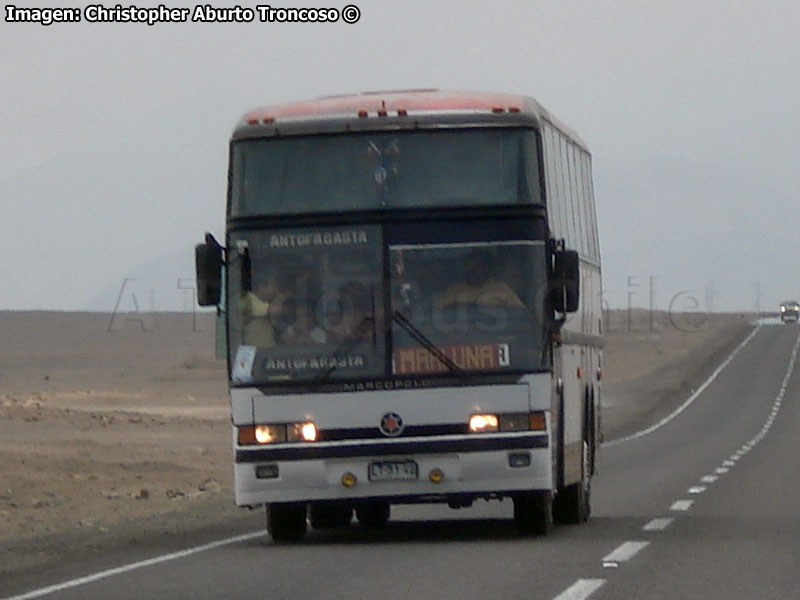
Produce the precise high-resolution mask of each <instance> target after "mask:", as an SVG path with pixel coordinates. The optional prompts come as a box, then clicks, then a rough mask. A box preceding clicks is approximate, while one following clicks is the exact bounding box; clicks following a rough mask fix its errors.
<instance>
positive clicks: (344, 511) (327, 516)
mask: <svg viewBox="0 0 800 600" xmlns="http://www.w3.org/2000/svg"><path fill="white" fill-rule="evenodd" d="M352 519H353V507H352V506H350V505H349V504H340V503H338V502H321V503H319V504H311V505H309V507H308V521H309V523H310V524H311V527H313V528H314V529H338V528H341V527H347V526H348V525H349V524H350V521H351V520H352Z"/></svg>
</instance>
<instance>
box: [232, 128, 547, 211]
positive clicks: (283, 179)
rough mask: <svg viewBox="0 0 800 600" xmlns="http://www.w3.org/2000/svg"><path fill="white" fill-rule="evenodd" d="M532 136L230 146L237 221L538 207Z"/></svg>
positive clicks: (397, 134)
mask: <svg viewBox="0 0 800 600" xmlns="http://www.w3.org/2000/svg"><path fill="white" fill-rule="evenodd" d="M535 135H536V134H535V133H534V131H533V130H531V129H520V128H482V129H458V130H456V129H453V130H430V131H420V130H413V131H391V132H385V131H384V132H369V133H349V134H329V135H314V136H298V137H286V138H270V139H257V140H241V141H237V142H234V143H233V147H232V171H231V176H232V177H231V203H230V214H231V216H233V217H243V216H256V215H275V214H301V213H317V212H336V211H347V210H374V209H391V208H412V207H438V206H476V205H487V204H488V205H514V204H526V203H534V204H536V203H541V201H542V199H541V185H540V178H539V173H538V171H537V169H536V165H538V164H539V160H538V158H537V156H538V152H537V145H536V137H535Z"/></svg>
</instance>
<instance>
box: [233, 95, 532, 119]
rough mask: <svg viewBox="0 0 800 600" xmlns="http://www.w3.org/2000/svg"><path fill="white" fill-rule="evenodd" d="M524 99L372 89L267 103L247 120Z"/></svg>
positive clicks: (484, 106) (486, 106)
mask: <svg viewBox="0 0 800 600" xmlns="http://www.w3.org/2000/svg"><path fill="white" fill-rule="evenodd" d="M524 104H525V102H524V98H523V97H522V96H516V95H512V94H494V93H489V92H440V91H420V92H415V91H403V92H385V93H384V92H369V93H365V94H357V95H352V96H335V97H329V98H318V99H316V100H306V101H301V102H292V103H288V104H277V105H274V106H263V107H259V108H256V109H254V110H252V111H250V112H248V113H247V114H246V115H245V116H244V120H245V121H247V120H250V119H258V120H259V121H260V120H262V119H265V118H268V117H274V118H275V119H281V118H287V117H320V116H333V115H343V114H344V115H346V114H351V115H357V114H358V112H359V111H362V110H366V111H367V112H369V113H375V112H377V111H378V110H384V109H385V110H388V111H397V110H407V111H449V110H453V111H455V110H476V111H483V110H489V111H490V110H492V109H493V108H498V107H499V108H503V109H505V110H508V109H509V108H510V107H515V108H523V107H524Z"/></svg>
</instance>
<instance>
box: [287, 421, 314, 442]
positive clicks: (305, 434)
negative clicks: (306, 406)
mask: <svg viewBox="0 0 800 600" xmlns="http://www.w3.org/2000/svg"><path fill="white" fill-rule="evenodd" d="M287 434H288V435H287V438H288V440H289V441H290V442H313V441H314V440H316V439H317V427H316V426H315V425H314V424H313V423H292V424H291V425H288V426H287Z"/></svg>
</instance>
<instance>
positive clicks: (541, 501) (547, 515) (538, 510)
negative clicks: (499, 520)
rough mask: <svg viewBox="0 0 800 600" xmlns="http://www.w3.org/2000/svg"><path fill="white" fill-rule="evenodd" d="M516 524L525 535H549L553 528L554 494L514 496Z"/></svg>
mask: <svg viewBox="0 0 800 600" xmlns="http://www.w3.org/2000/svg"><path fill="white" fill-rule="evenodd" d="M514 524H515V525H516V526H517V530H518V531H519V532H520V533H521V534H523V535H547V534H548V533H550V530H551V529H552V528H553V494H552V493H550V492H533V493H528V494H520V495H518V496H514Z"/></svg>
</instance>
